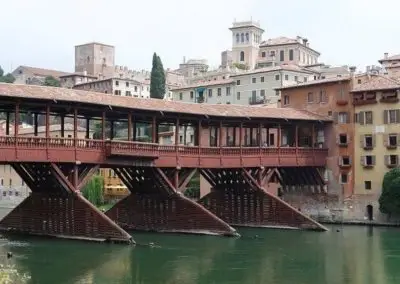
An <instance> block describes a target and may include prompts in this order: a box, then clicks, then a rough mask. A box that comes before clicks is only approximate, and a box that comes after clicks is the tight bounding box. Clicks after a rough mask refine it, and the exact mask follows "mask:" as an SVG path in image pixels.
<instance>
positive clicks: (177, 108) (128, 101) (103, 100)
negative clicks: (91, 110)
mask: <svg viewBox="0 0 400 284" xmlns="http://www.w3.org/2000/svg"><path fill="white" fill-rule="evenodd" d="M0 97H15V98H30V99H36V100H47V101H54V100H56V101H57V102H68V103H86V104H92V105H97V106H110V107H114V108H125V109H126V108H128V109H133V110H142V111H154V112H160V111H161V112H163V113H183V114H187V115H192V116H202V117H204V116H210V117H238V118H239V117H240V118H271V119H293V120H321V121H330V119H328V118H327V117H324V116H320V115H317V114H314V113H311V112H308V111H305V110H296V109H290V108H282V109H280V108H277V109H274V108H262V107H260V108H255V107H251V106H241V105H223V104H215V105H214V104H199V103H184V102H174V101H166V100H159V99H141V98H134V97H124V96H115V95H111V94H103V93H96V92H87V91H81V90H75V89H64V88H55V87H44V86H34V85H18V84H6V83H0Z"/></svg>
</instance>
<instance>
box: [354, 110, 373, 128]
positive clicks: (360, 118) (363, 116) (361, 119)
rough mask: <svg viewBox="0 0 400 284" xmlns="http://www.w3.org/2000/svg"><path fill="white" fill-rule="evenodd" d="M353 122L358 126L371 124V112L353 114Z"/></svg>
mask: <svg viewBox="0 0 400 284" xmlns="http://www.w3.org/2000/svg"><path fill="white" fill-rule="evenodd" d="M354 122H358V123H359V124H360V125H364V124H373V123H374V119H373V113H372V111H360V112H359V113H356V114H354Z"/></svg>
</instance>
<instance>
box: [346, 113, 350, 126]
mask: <svg viewBox="0 0 400 284" xmlns="http://www.w3.org/2000/svg"><path fill="white" fill-rule="evenodd" d="M350 119H351V117H350V113H349V112H346V123H350V121H351V120H350Z"/></svg>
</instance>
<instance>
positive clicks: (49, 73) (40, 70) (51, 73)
mask: <svg viewBox="0 0 400 284" xmlns="http://www.w3.org/2000/svg"><path fill="white" fill-rule="evenodd" d="M18 69H24V70H26V71H28V72H30V73H31V74H33V75H36V76H42V77H47V76H53V77H54V78H56V79H58V78H60V76H64V75H70V74H71V73H68V72H64V71H57V70H52V69H43V68H36V67H30V66H23V65H21V66H19V67H18V68H17V69H16V70H18Z"/></svg>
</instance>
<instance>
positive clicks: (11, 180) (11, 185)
mask: <svg viewBox="0 0 400 284" xmlns="http://www.w3.org/2000/svg"><path fill="white" fill-rule="evenodd" d="M10 186H12V178H10Z"/></svg>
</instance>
